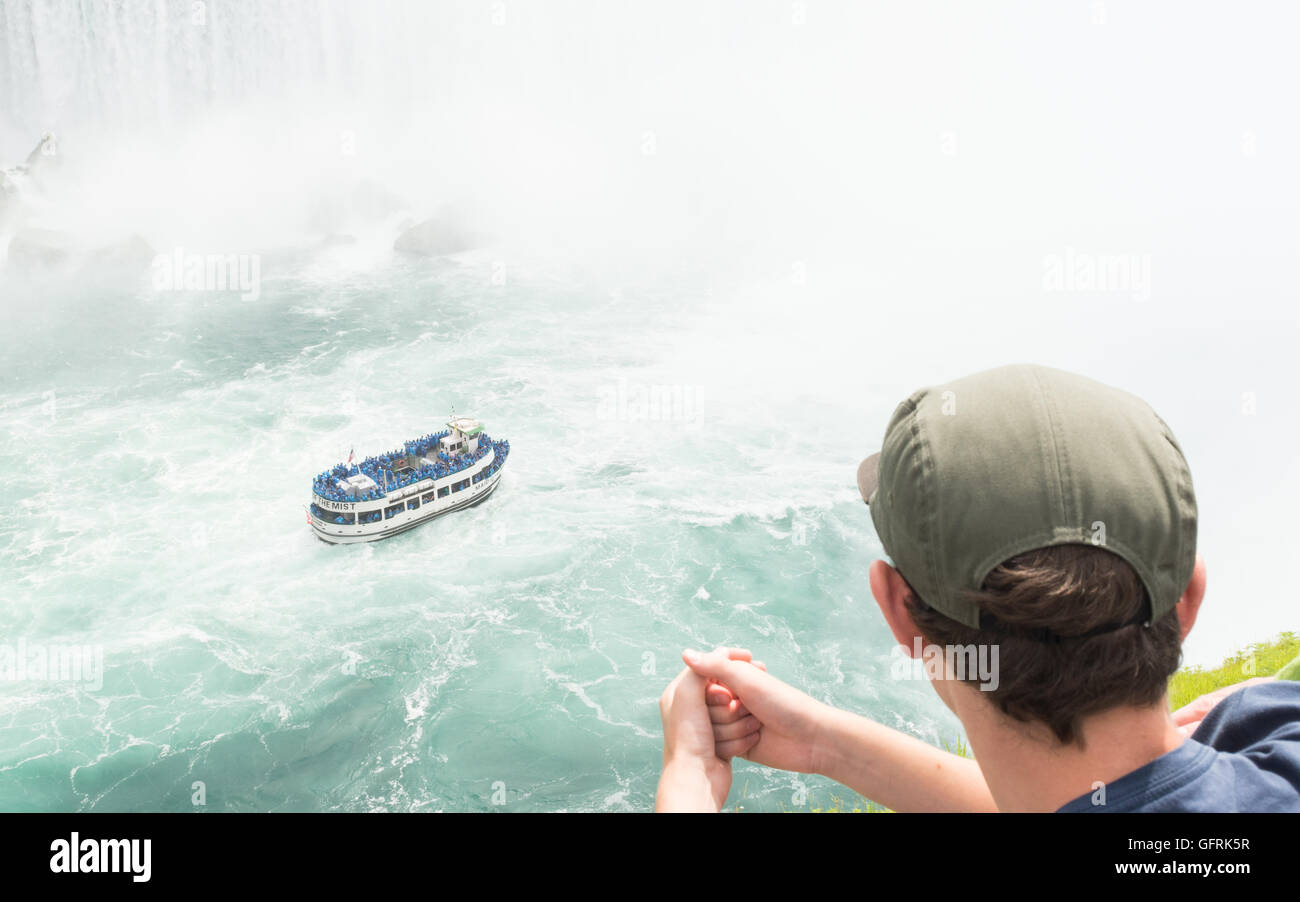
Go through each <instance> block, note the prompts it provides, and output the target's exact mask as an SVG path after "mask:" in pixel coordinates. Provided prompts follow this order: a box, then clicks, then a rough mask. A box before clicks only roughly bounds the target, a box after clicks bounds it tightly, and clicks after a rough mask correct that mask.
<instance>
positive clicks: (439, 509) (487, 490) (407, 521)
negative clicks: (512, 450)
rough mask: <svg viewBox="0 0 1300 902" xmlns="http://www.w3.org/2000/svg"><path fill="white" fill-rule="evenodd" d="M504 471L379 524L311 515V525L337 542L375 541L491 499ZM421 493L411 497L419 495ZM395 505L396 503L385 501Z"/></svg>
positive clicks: (318, 533) (322, 536)
mask: <svg viewBox="0 0 1300 902" xmlns="http://www.w3.org/2000/svg"><path fill="white" fill-rule="evenodd" d="M504 472H505V471H504V470H497V471H496V472H495V473H493V474H492V475H491V476H489V477H488V478H487V479H484V480H483V481H481V482H478V483H475V484H474V485H472V486H470V487H469V488H467V489H464V490H462V491H460V492H456V493H454V494H450V495H448V496H447V497H445V498H439V499H437V500H436V501H433V502H427V503H423V504H421V506H420V507H419V508H418V509H416V510H403V511H401V512H400V513H397V514H395V515H393V516H392V517H389V518H386V519H383V520H380V521H379V522H376V523H360V524H338V523H331V522H328V521H326V520H322V519H320V518H319V517H315V516H313V517H312V518H311V528H312V531H313V532H314V533H316V538H318V539H321V540H322V541H325V542H329V543H331V544H333V545H353V544H356V543H359V542H375V541H378V540H380V539H387V538H390V537H391V536H395V535H398V534H400V533H403V532H406V531H407V530H410V529H414V528H415V527H417V526H420V525H422V524H424V523H427V522H428V521H430V520H433V519H436V518H438V517H440V516H442V515H443V514H450V513H452V512H453V511H458V510H464V509H465V508H468V507H473V506H474V505H476V504H479V503H480V502H482V501H484V500H486V499H487V497H488V495H491V494H492V492H493V491H494V490H495V489H496V487H497V484H498V483H500V481H501V476H502V474H503V473H504ZM418 496H419V493H418V492H417V493H416V494H415V495H412V496H411V497H418ZM385 503H386V504H391V503H392V502H385Z"/></svg>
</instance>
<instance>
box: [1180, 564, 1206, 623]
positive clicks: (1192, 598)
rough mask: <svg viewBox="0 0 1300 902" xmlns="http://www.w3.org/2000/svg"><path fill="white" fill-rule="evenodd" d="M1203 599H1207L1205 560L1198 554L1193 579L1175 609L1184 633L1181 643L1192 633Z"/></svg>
mask: <svg viewBox="0 0 1300 902" xmlns="http://www.w3.org/2000/svg"><path fill="white" fill-rule="evenodd" d="M1203 598H1205V558H1203V557H1201V556H1200V555H1199V554H1198V555H1197V556H1196V564H1195V565H1194V566H1193V567H1192V578H1191V580H1190V581H1188V583H1187V589H1186V591H1184V592H1183V597H1182V598H1180V599H1178V605H1177V606H1176V607H1175V608H1174V610H1175V611H1177V612H1178V625H1179V627H1181V628H1182V632H1183V634H1182V637H1181V639H1180V640H1179V641H1182V640H1183V639H1186V638H1187V634H1188V633H1190V632H1191V631H1192V626H1193V625H1194V624H1195V623H1196V613H1197V611H1199V610H1200V609H1201V599H1203Z"/></svg>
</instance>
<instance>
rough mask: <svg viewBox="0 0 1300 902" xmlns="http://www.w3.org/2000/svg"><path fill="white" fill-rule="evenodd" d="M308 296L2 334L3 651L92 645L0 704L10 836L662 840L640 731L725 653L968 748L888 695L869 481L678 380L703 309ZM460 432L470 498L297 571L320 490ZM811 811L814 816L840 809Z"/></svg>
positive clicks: (775, 790)
mask: <svg viewBox="0 0 1300 902" xmlns="http://www.w3.org/2000/svg"><path fill="white" fill-rule="evenodd" d="M312 266H313V261H312V260H311V259H298V258H290V259H284V260H268V261H266V262H264V272H268V273H281V274H283V275H281V276H278V277H275V278H267V279H266V281H265V282H264V284H263V287H262V296H261V297H260V298H259V299H258V300H257V301H256V302H245V301H241V300H240V299H239V297H238V295H236V294H223V293H202V292H195V293H170V294H169V293H165V292H155V291H152V290H151V289H150V288H148V287H139V286H133V285H130V284H128V285H124V286H121V287H119V288H115V289H112V290H110V291H108V292H106V291H105V288H104V286H103V285H95V286H94V287H93V288H89V289H87V290H90V291H92V292H93V295H94V297H95V298H96V299H97V303H94V304H90V303H86V298H85V297H83V296H81V295H79V294H78V293H77V291H76V290H74V289H73V288H71V287H69V286H66V285H65V286H64V287H63V289H62V290H63V291H64V292H65V293H64V294H58V293H57V292H55V291H53V290H50V291H47V292H46V293H45V294H43V295H42V294H39V293H38V294H36V295H34V297H38V298H39V299H40V303H39V304H33V305H32V306H31V307H29V308H27V309H26V310H24V311H23V312H21V313H20V314H18V315H17V317H16V323H15V324H16V325H19V326H21V327H22V329H23V331H24V333H25V338H24V340H23V341H22V342H16V341H14V340H13V336H14V333H13V332H11V333H10V336H9V338H7V339H6V342H5V355H4V365H3V374H4V378H3V383H2V384H3V386H4V390H3V394H2V395H0V410H3V414H4V418H5V421H6V424H7V425H10V426H11V428H7V429H6V430H5V431H4V433H3V438H2V439H0V474H3V475H2V476H0V506H3V508H4V509H6V510H11V511H17V512H19V515H18V516H16V517H11V518H8V521H7V522H6V523H5V525H4V526H3V527H2V528H0V557H2V558H3V561H4V570H3V590H4V591H3V598H4V601H3V607H2V608H0V627H2V629H0V634H2V635H4V636H6V637H11V636H12V637H21V638H26V640H27V641H28V642H29V643H46V644H51V645H57V644H79V645H96V646H102V648H103V661H104V675H103V685H102V688H101V689H99V690H98V691H95V690H92V689H90V688H87V687H86V686H84V685H80V684H77V683H75V682H70V681H63V682H40V681H33V680H29V681H25V682H20V683H10V684H6V685H0V809H4V810H112V811H124V810H167V811H184V810H191V809H192V808H194V807H196V806H195V805H194V804H193V803H192V797H193V795H194V788H193V786H194V783H195V781H201V782H202V783H203V784H204V789H205V792H206V800H205V801H206V807H207V808H208V809H210V810H222V811H261V810H276V811H280V810H311V811H315V810H494V809H496V808H499V807H504V808H505V809H507V810H523V811H531V810H544V811H551V810H627V809H634V810H635V809H648V808H650V807H651V806H652V805H653V798H654V791H655V782H656V780H657V776H658V763H659V755H660V751H661V739H660V737H661V733H660V724H659V715H658V708H657V699H658V695H659V693H660V692H661V691H662V689H663V687H664V686H665V685H666V683H667V682H668V681H669V680H670V679H671V677H672V676H673V675H674V674H675V673H676V672H677V670H678V669H680V664H679V659H678V657H677V655H678V653H679V652H680V650H681V649H682V648H684V647H711V646H713V645H717V644H734V645H744V646H748V647H751V648H753V649H754V650H755V651H756V652H757V653H758V654H759V656H760V657H762V658H763V659H765V661H766V663H767V664H768V666H769V668H770V669H771V670H772V671H773V672H775V673H778V674H780V675H782V676H783V677H784V678H786V679H788V680H790V681H791V682H793V683H795V684H796V685H799V686H800V687H801V688H804V689H805V690H807V691H810V692H811V693H812V694H814V695H816V696H818V697H821V698H825V699H827V700H829V701H833V702H835V703H837V704H841V705H848V706H851V707H856V708H858V709H860V710H863V711H867V712H871V713H873V714H875V715H876V716H879V717H881V718H882V719H883V720H885V722H887V723H894V724H898V725H901V726H907V727H909V728H910V729H911V730H912V731H914V732H916V733H917V734H919V735H922V736H925V737H927V738H929V739H931V740H932V741H936V742H937V741H941V740H951V739H955V738H956V736H957V732H956V728H955V721H951V720H949V719H947V718H946V712H944V711H942V709H940V708H939V706H938V703H937V701H935V700H934V699H933V697H932V694H931V693H930V691H929V689H928V688H927V687H925V685H924V684H923V683H916V684H913V683H909V682H899V681H893V682H892V684H891V682H890V681H889V680H887V679H886V678H885V677H886V676H887V673H888V666H889V663H890V660H891V659H890V658H889V656H888V649H889V647H890V644H891V643H890V641H889V639H888V636H887V634H886V632H885V629H884V626H883V623H882V622H881V621H880V619H879V617H878V615H877V614H876V613H875V611H874V605H873V604H872V603H871V602H870V600H869V597H868V595H867V593H866V589H865V573H866V566H867V563H868V562H869V560H870V559H871V558H872V557H873V556H874V553H875V552H874V544H873V542H874V538H873V534H872V533H871V532H870V526H869V522H868V518H867V515H866V512H865V510H864V509H863V506H862V504H861V502H859V501H856V499H855V498H854V497H853V489H852V476H853V472H854V465H855V463H856V458H855V454H856V453H857V449H856V448H853V447H851V445H850V443H849V441H848V440H847V439H846V437H845V436H843V435H840V436H837V435H836V430H835V429H834V428H832V426H831V425H830V424H824V423H819V413H818V412H817V411H816V410H808V411H807V412H806V413H805V414H803V418H802V420H801V419H800V416H799V414H798V413H797V411H798V410H799V409H801V408H800V407H799V405H798V404H790V403H789V402H787V404H786V406H785V407H784V409H783V410H778V411H764V410H763V404H764V399H763V398H762V397H757V396H746V395H744V394H735V395H728V394H727V393H725V392H727V391H728V389H727V387H726V386H725V385H711V384H707V380H701V381H699V382H694V383H692V384H690V385H677V384H676V383H670V382H668V381H666V380H667V379H669V378H670V376H669V374H670V372H678V370H670V369H669V367H668V366H667V365H666V362H667V361H669V360H674V359H675V355H676V353H677V352H676V351H675V350H674V349H675V348H676V346H677V342H678V340H679V339H680V336H682V335H683V334H684V333H686V332H691V331H694V332H698V331H699V329H700V328H701V317H702V316H703V315H704V314H703V309H702V304H701V301H700V299H699V297H698V296H696V297H692V295H691V293H690V292H689V291H685V292H681V293H679V294H678V295H676V296H675V297H673V296H669V295H667V294H665V295H662V296H659V295H655V294H653V293H651V294H648V295H646V296H637V295H636V293H634V292H631V291H627V290H616V291H609V290H606V289H605V288H604V287H597V286H595V285H594V284H584V283H583V279H582V276H581V274H580V273H579V274H574V273H570V274H567V275H565V276H563V277H561V276H557V275H555V274H549V273H547V274H544V273H541V272H539V273H537V274H535V275H534V274H531V273H528V272H527V271H524V272H522V273H520V274H519V275H518V276H517V277H515V278H513V279H511V280H510V281H509V282H508V283H507V284H506V285H504V286H501V285H498V286H491V285H490V278H489V274H490V271H491V261H490V260H489V259H486V258H481V257H476V256H475V255H473V254H469V255H463V256H461V257H458V258H455V259H454V260H450V261H435V262H429V263H421V264H409V263H400V262H395V263H391V264H389V265H387V266H386V267H382V268H380V269H379V270H378V271H371V272H369V273H368V274H367V275H366V276H365V277H364V278H355V279H352V280H350V281H346V280H345V281H342V282H339V281H331V282H329V283H328V284H325V283H319V282H314V281H312V280H311V278H310V272H311V269H312ZM485 283H487V284H488V285H489V287H487V288H485ZM661 385H662V386H675V388H674V391H675V392H676V393H675V394H674V393H673V392H672V391H669V392H666V393H664V394H663V398H664V399H665V400H664V403H663V404H661V405H660V406H659V407H655V408H651V407H649V406H648V405H647V406H646V407H645V408H642V407H640V406H639V404H638V401H637V397H638V394H637V393H638V390H639V389H640V390H643V391H644V392H645V393H649V392H651V391H652V390H653V388H654V387H655V386H661ZM51 392H52V394H50V393H51ZM620 393H621V394H620ZM643 396H644V395H643ZM620 397H622V398H623V399H624V400H623V401H621V402H620V400H619V398H620ZM675 399H676V400H675ZM453 406H454V407H455V408H456V410H457V411H459V412H472V413H473V414H474V415H476V416H478V417H480V418H481V419H482V420H483V421H484V423H485V424H486V425H487V427H488V428H489V429H490V430H491V431H492V432H493V434H494V435H500V436H502V437H507V438H509V439H510V441H511V447H512V453H511V457H510V461H509V464H508V465H507V469H506V473H505V477H504V482H503V484H502V486H501V488H500V489H499V490H498V491H497V493H496V494H495V495H494V497H492V498H491V499H490V500H489V501H488V502H487V503H485V504H483V505H481V506H479V507H477V508H474V509H472V510H469V511H465V512H461V513H458V514H456V515H453V516H449V517H446V518H443V519H441V520H439V521H436V522H435V523H432V524H429V525H426V526H423V527H421V528H420V529H417V530H414V531H412V532H410V533H408V534H405V535H402V536H400V537H396V538H394V539H392V540H389V541H385V542H381V543H377V544H372V545H364V546H351V547H339V546H328V545H325V544H323V543H321V542H319V541H318V540H316V539H314V538H313V537H312V534H311V531H310V529H309V527H308V526H307V523H306V519H305V515H304V513H303V507H304V505H305V504H306V502H307V501H308V500H309V498H308V493H309V489H310V479H311V476H312V474H314V473H316V472H319V471H320V470H321V469H323V468H325V467H326V466H328V465H330V464H332V463H334V462H335V461H336V460H338V459H339V458H340V452H342V453H343V454H346V451H347V448H348V447H350V446H352V445H355V446H356V448H357V450H358V452H359V453H373V452H377V451H380V450H383V449H387V448H389V447H391V446H394V445H396V444H397V443H398V442H400V441H401V440H402V439H403V438H406V437H410V436H414V435H418V434H422V433H425V432H428V431H430V430H432V429H434V428H436V427H438V426H439V425H440V424H441V422H442V420H443V419H444V413H445V412H448V411H450V409H451V408H452V407H453ZM773 413H777V414H778V416H777V417H776V418H775V419H773ZM787 415H788V416H787ZM651 417H656V418H654V419H651ZM781 420H783V421H784V425H785V427H787V428H788V429H789V430H793V432H790V431H787V428H782V429H773V428H772V423H773V422H777V421H781ZM796 434H797V436H798V437H797V438H796V437H795V435H796ZM809 446H812V447H816V446H820V448H821V451H820V452H819V453H817V454H809V453H808V451H807V448H808V447H809ZM11 641H16V640H11ZM903 712H907V713H906V714H904V713H903ZM737 771H738V774H737V782H736V789H735V794H734V796H733V804H743V805H744V806H745V807H746V808H752V809H776V808H779V807H781V806H783V805H784V806H785V807H792V806H793V797H794V795H795V792H796V787H795V785H794V782H793V778H791V777H790V776H788V775H781V774H776V773H773V772H768V771H764V770H763V769H761V768H757V767H753V766H751V765H748V764H741V765H738V767H737ZM806 782H807V785H808V787H809V801H808V802H807V803H806V804H808V805H812V806H814V807H815V806H816V805H818V804H830V800H831V796H832V795H840V796H844V795H848V794H846V793H844V792H843V791H841V790H835V789H834V787H833V785H832V784H830V783H829V782H826V781H818V780H815V779H813V780H809V781H806ZM494 796H495V799H494ZM742 797H743V798H742ZM494 802H495V803H501V802H504V805H500V804H494Z"/></svg>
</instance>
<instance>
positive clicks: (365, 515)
mask: <svg viewBox="0 0 1300 902" xmlns="http://www.w3.org/2000/svg"><path fill="white" fill-rule="evenodd" d="M383 516H384V515H383V514H381V513H380V512H379V511H365V512H362V513H360V514H357V522H358V523H378V522H379V521H380V520H382V519H383Z"/></svg>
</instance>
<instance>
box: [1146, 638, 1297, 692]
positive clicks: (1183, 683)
mask: <svg viewBox="0 0 1300 902" xmlns="http://www.w3.org/2000/svg"><path fill="white" fill-rule="evenodd" d="M1296 657H1300V635H1297V634H1296V633H1282V634H1281V635H1280V636H1278V637H1277V638H1276V639H1274V640H1272V641H1269V642H1257V643H1255V644H1254V645H1251V646H1249V647H1247V648H1244V649H1242V650H1241V651H1239V652H1237V653H1236V654H1235V655H1232V656H1231V657H1229V658H1228V659H1227V660H1226V661H1224V662H1223V663H1222V664H1220V665H1219V666H1218V667H1212V668H1210V669H1209V670H1205V669H1203V668H1200V667H1184V668H1182V669H1181V670H1179V671H1178V672H1177V673H1175V674H1174V676H1173V679H1171V680H1170V681H1169V708H1170V710H1171V711H1176V710H1178V709H1179V708H1181V707H1182V706H1183V705H1185V704H1187V703H1188V702H1190V701H1192V700H1194V699H1197V698H1200V697H1201V696H1202V695H1204V694H1205V693H1207V692H1213V691H1214V690H1215V689H1222V688H1223V687H1224V686H1231V685H1233V684H1234V683H1240V682H1243V681H1245V680H1249V679H1253V678H1254V677H1265V676H1272V675H1273V674H1275V673H1277V672H1278V671H1279V670H1281V669H1282V667H1283V666H1285V665H1286V664H1289V663H1290V662H1291V661H1293V660H1295V658H1296Z"/></svg>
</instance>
